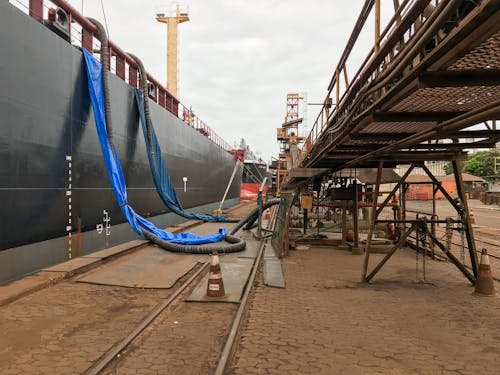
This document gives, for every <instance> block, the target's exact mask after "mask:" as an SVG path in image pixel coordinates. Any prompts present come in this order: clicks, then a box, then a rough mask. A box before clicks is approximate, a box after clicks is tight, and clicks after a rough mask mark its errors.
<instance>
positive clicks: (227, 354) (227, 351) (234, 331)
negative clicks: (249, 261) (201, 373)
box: [214, 211, 276, 375]
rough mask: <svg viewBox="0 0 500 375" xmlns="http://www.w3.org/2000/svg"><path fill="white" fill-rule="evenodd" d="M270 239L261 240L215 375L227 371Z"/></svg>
mask: <svg viewBox="0 0 500 375" xmlns="http://www.w3.org/2000/svg"><path fill="white" fill-rule="evenodd" d="M275 218H276V211H275V212H274V214H273V215H272V216H271V219H270V220H269V222H268V225H267V229H269V228H270V227H271V226H272V223H273V221H274V219H275ZM267 242H268V240H267V239H265V240H263V241H261V244H260V247H259V254H258V256H257V258H256V259H255V262H254V264H253V268H252V273H251V274H250V277H249V279H248V281H247V284H246V287H245V292H244V293H243V297H242V299H241V302H240V306H239V307H238V311H237V312H236V315H235V317H234V320H233V324H232V326H231V331H230V332H229V335H228V337H227V339H226V343H225V344H224V348H223V349H222V353H221V355H220V357H219V361H218V363H217V367H216V368H215V372H214V375H223V374H224V372H225V371H226V368H227V365H228V363H229V360H230V358H231V353H232V352H233V348H234V344H235V342H236V337H237V335H238V333H239V330H240V326H241V320H242V318H243V316H244V314H245V312H246V310H247V306H248V297H249V296H250V292H251V291H252V289H253V286H254V283H255V277H256V275H257V271H258V269H259V265H260V262H261V261H262V258H263V254H264V248H265V246H266V244H267Z"/></svg>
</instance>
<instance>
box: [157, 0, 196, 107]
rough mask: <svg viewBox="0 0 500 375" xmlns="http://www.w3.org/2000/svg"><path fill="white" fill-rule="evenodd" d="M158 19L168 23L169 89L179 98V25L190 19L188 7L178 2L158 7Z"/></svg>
mask: <svg viewBox="0 0 500 375" xmlns="http://www.w3.org/2000/svg"><path fill="white" fill-rule="evenodd" d="M156 20H157V21H158V22H162V23H166V24H167V90H168V91H169V92H170V93H171V94H172V95H173V96H174V97H176V98H177V80H178V79H177V60H178V59H177V44H178V35H177V34H178V32H177V25H178V24H180V23H182V22H187V21H189V14H188V8H187V7H183V8H182V9H181V7H180V6H179V4H178V3H173V4H172V5H171V6H170V7H168V8H161V7H160V8H156Z"/></svg>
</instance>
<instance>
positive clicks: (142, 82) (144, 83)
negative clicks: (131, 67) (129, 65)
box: [128, 53, 155, 159]
mask: <svg viewBox="0 0 500 375" xmlns="http://www.w3.org/2000/svg"><path fill="white" fill-rule="evenodd" d="M128 55H129V56H130V57H132V58H133V59H134V60H135V62H136V63H137V66H138V67H139V69H138V70H139V77H140V78H139V87H140V88H141V91H142V97H143V98H144V114H145V115H146V134H147V137H148V142H149V144H150V145H152V144H153V136H152V132H151V117H150V114H149V92H148V78H147V75H146V74H147V73H146V68H144V64H143V63H142V61H141V59H139V58H138V57H137V56H135V55H134V54H132V53H128ZM150 149H151V150H150V152H151V156H152V157H153V159H154V158H155V151H154V148H153V147H151V148H150Z"/></svg>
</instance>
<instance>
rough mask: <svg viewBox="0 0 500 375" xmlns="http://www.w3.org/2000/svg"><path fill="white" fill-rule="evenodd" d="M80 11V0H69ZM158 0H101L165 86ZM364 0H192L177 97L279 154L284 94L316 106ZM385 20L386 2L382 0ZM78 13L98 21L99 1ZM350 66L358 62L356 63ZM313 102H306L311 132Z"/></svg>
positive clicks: (113, 26) (126, 42) (266, 152)
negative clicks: (278, 130)
mask: <svg viewBox="0 0 500 375" xmlns="http://www.w3.org/2000/svg"><path fill="white" fill-rule="evenodd" d="M69 2H70V3H71V4H72V5H73V6H75V7H76V8H77V9H82V0H69ZM170 3H171V2H169V1H161V0H104V9H105V13H106V18H107V23H108V28H109V34H110V38H111V39H112V40H113V41H115V42H116V43H117V44H118V45H120V46H121V47H122V48H123V50H125V51H130V52H132V53H134V54H136V55H138V56H139V57H140V58H141V59H142V60H143V62H144V64H145V65H146V69H147V70H148V71H149V72H150V73H151V74H152V75H153V76H154V77H156V78H157V79H158V80H159V81H160V82H165V77H166V73H165V67H166V58H165V50H166V47H165V45H166V25H164V24H161V23H158V22H156V20H155V7H156V6H161V5H168V4H170ZM363 3H364V0H308V1H304V0H300V1H298V0H297V1H295V0H287V1H285V0H281V1H277V0H245V1H243V0H189V1H185V2H181V4H185V5H188V6H189V15H190V18H191V20H190V22H187V23H183V24H181V25H179V98H180V100H181V102H182V103H183V104H185V105H186V106H188V107H189V106H192V108H193V111H194V112H195V114H196V115H198V116H199V117H200V118H201V119H202V120H203V121H205V122H206V123H207V124H208V125H209V126H210V127H212V128H213V129H214V130H215V131H216V132H217V133H218V134H219V135H220V136H222V138H224V139H225V140H226V141H228V142H229V143H230V144H233V143H235V142H236V143H238V144H239V141H240V139H241V138H242V137H243V138H245V140H246V141H247V144H249V145H250V147H251V148H252V150H253V151H254V152H260V153H261V156H262V157H263V158H264V159H265V160H267V161H268V160H270V158H271V157H276V156H277V154H278V151H279V147H278V143H277V141H276V128H277V127H279V126H280V125H281V124H282V123H283V120H284V116H285V110H286V94H287V93H290V92H298V93H306V94H307V98H308V101H309V102H311V103H318V102H322V101H323V100H324V98H325V95H326V94H327V87H328V83H329V81H330V78H331V76H332V73H333V70H334V69H335V67H336V65H337V62H338V60H339V57H340V55H341V54H342V51H343V49H344V46H345V44H346V42H347V39H348V37H349V34H350V33H351V30H352V28H353V26H354V23H355V21H356V19H357V16H358V14H359V11H360V9H361V7H362V5H363ZM382 6H383V9H382V17H383V18H385V19H387V18H388V17H390V14H389V12H390V11H391V10H392V9H391V7H392V0H390V1H389V0H385V1H382ZM83 13H84V15H85V16H89V17H90V16H91V17H94V18H97V19H99V20H101V21H103V20H104V18H103V12H102V9H101V2H100V0H83ZM371 25H372V23H370V25H369V26H368V27H367V31H366V32H365V34H364V35H363V38H362V42H361V43H360V47H358V49H357V50H355V51H354V53H353V58H352V60H351V61H352V62H351V64H350V71H349V75H350V76H351V77H352V76H353V75H354V73H355V71H354V68H357V66H359V62H360V61H362V59H364V57H365V56H366V54H367V53H368V51H369V49H370V48H371V46H372V43H373V39H372V38H373V36H372V35H373V34H372V30H373V26H371ZM356 63H357V65H356ZM319 109H320V107H318V106H309V107H308V112H307V115H306V117H307V118H308V123H307V126H308V128H309V129H310V128H311V126H312V123H313V122H314V119H315V118H316V116H317V114H318V111H319Z"/></svg>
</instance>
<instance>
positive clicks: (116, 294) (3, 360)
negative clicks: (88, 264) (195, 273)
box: [0, 281, 170, 375]
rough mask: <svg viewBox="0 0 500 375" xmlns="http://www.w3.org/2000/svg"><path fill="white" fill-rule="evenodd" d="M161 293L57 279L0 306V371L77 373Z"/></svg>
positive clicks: (124, 333)
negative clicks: (52, 283)
mask: <svg viewBox="0 0 500 375" xmlns="http://www.w3.org/2000/svg"><path fill="white" fill-rule="evenodd" d="M167 293H170V292H167V291H157V290H140V289H128V288H119V287H106V286H97V285H89V284H81V283H75V282H73V281H63V282H61V283H59V284H57V285H55V286H51V287H49V288H46V289H43V290H41V291H38V292H36V293H34V294H31V295H28V296H26V297H23V298H21V299H20V300H18V301H15V302H13V303H11V304H9V305H6V306H2V307H0V332H1V335H0V369H1V370H0V373H1V374H2V375H3V374H81V373H83V371H85V369H87V368H88V367H89V366H90V365H91V364H92V361H95V360H96V359H97V358H99V357H100V356H101V355H102V354H103V353H104V352H105V351H106V350H107V349H108V348H109V347H110V346H111V345H113V344H114V343H115V342H116V341H117V340H119V339H122V338H123V337H125V336H126V335H127V334H128V332H129V330H130V329H131V327H133V326H134V325H135V324H137V323H138V322H139V321H140V320H141V319H142V318H143V317H144V316H145V315H146V314H147V312H149V311H150V310H151V309H152V308H153V306H155V305H156V304H157V303H158V301H160V299H161V298H164V296H165V295H167Z"/></svg>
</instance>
